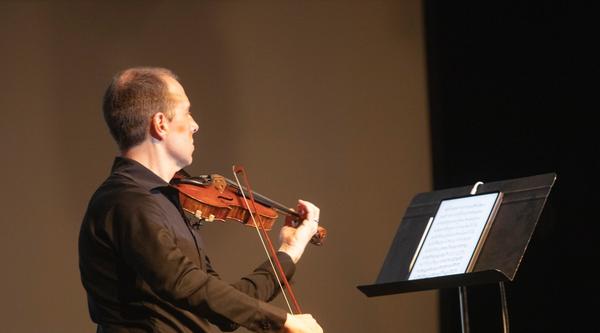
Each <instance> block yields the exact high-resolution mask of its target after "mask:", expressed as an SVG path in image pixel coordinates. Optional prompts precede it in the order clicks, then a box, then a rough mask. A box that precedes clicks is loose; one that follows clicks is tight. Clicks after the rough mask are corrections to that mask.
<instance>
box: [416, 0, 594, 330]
mask: <svg viewBox="0 0 600 333" xmlns="http://www.w3.org/2000/svg"><path fill="white" fill-rule="evenodd" d="M424 6H425V7H424V8H425V22H426V29H425V30H426V31H427V33H426V36H427V38H426V40H427V41H426V45H427V64H428V87H429V88H428V89H429V103H430V115H431V130H432V159H433V182H434V188H436V189H441V188H447V187H454V186H462V185H467V184H471V183H474V182H475V181H476V180H483V181H486V180H487V181H492V180H502V179H508V178H516V177H521V176H525V175H533V174H541V173H548V172H556V173H557V175H558V178H557V181H556V183H555V187H554V188H553V190H552V192H551V194H550V197H549V200H548V202H547V206H546V208H545V210H544V211H543V213H542V216H541V218H540V221H539V223H538V225H537V229H536V232H535V233H534V236H533V238H532V240H531V243H530V244H529V246H528V249H527V251H526V253H525V256H524V259H523V261H522V263H521V266H520V268H519V271H518V273H517V275H516V278H515V282H513V283H508V284H507V285H506V286H507V298H508V308H509V317H510V325H511V330H512V331H513V332H567V331H570V332H573V331H580V330H583V329H584V328H586V330H590V329H591V330H594V329H593V328H590V327H595V326H596V325H595V322H596V314H595V311H596V310H594V309H597V308H598V292H597V288H598V287H597V279H596V278H595V273H592V270H593V269H594V266H596V265H597V263H598V262H599V255H598V253H599V251H598V241H597V238H598V237H597V234H596V230H597V229H598V228H597V227H596V225H597V224H598V222H599V221H598V216H597V213H596V212H595V210H596V208H597V205H598V198H600V196H599V195H598V194H597V193H598V192H597V191H598V185H600V183H599V182H598V180H597V179H598V176H597V173H598V171H600V163H599V158H598V155H599V153H600V149H599V145H598V142H599V140H598V138H597V135H596V133H597V129H596V124H597V121H596V120H595V118H596V117H597V115H595V113H597V111H598V108H597V106H598V103H597V102H596V98H597V97H596V96H597V94H591V93H588V92H589V91H590V90H591V88H592V87H593V86H595V87H597V86H598V84H597V82H596V78H595V77H594V75H595V74H594V73H597V72H595V70H596V69H597V65H596V61H595V60H594V61H592V59H591V57H590V56H589V54H590V51H591V48H592V45H591V44H592V43H595V42H592V40H594V39H593V38H589V37H590V36H591V35H592V32H593V30H591V26H590V22H591V21H588V20H587V15H586V9H585V8H582V7H576V6H574V4H573V3H571V5H566V4H556V3H551V2H542V1H537V2H530V1H524V2H492V3H490V2H485V4H481V3H475V4H463V3H456V2H449V1H438V0H426V1H425V3H424ZM468 294H469V297H468V304H469V313H470V321H471V329H472V332H501V327H502V326H501V313H500V298H499V291H498V286H497V285H491V286H476V287H470V288H468ZM440 318H441V322H440V328H441V331H442V332H458V331H460V315H459V305H458V293H457V291H456V290H454V289H452V290H443V291H441V293H440Z"/></svg>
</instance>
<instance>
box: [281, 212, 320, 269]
mask: <svg viewBox="0 0 600 333" xmlns="http://www.w3.org/2000/svg"><path fill="white" fill-rule="evenodd" d="M297 209H298V213H299V214H300V216H303V217H304V221H302V224H300V225H299V226H298V228H293V227H289V226H284V227H283V228H281V232H280V233H279V239H280V240H281V246H280V247H279V251H282V252H285V253H287V254H288V255H289V256H290V257H291V258H292V260H293V261H294V263H297V262H298V260H300V257H301V256H302V253H304V248H306V244H308V242H309V241H310V239H311V238H312V236H313V235H314V234H315V233H316V232H317V228H318V227H319V214H320V210H319V207H317V206H315V205H313V204H312V203H310V202H308V201H304V200H298V207H297Z"/></svg>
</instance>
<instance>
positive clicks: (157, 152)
mask: <svg viewBox="0 0 600 333" xmlns="http://www.w3.org/2000/svg"><path fill="white" fill-rule="evenodd" d="M121 156H123V157H127V158H130V159H132V160H134V161H137V162H138V163H140V164H141V165H143V166H145V167H146V168H148V169H149V170H150V171H152V172H154V173H155V174H156V175H157V176H159V177H160V178H162V179H163V180H164V181H166V182H167V183H168V182H169V181H171V179H172V178H173V175H175V172H177V171H179V169H181V168H179V167H177V166H176V165H175V164H174V163H172V162H171V161H170V160H169V159H168V158H166V157H165V156H164V154H163V152H162V151H161V149H160V148H157V147H155V146H153V145H152V144H151V143H149V142H143V143H141V144H139V145H137V146H135V147H132V148H130V149H128V150H126V151H122V152H121Z"/></svg>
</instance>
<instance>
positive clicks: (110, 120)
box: [102, 67, 177, 151]
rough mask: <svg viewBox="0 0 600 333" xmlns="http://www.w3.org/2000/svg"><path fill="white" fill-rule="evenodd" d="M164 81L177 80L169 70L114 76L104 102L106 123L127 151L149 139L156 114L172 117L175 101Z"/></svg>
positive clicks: (135, 70)
mask: <svg viewBox="0 0 600 333" xmlns="http://www.w3.org/2000/svg"><path fill="white" fill-rule="evenodd" d="M165 78H172V79H174V80H177V77H176V76H175V74H173V73H172V72H171V71H169V70H168V69H164V68H152V67H137V68H130V69H126V70H124V71H122V72H119V73H117V75H115V76H114V77H113V80H112V82H111V84H110V85H109V86H108V89H106V92H105V94H104V100H103V105H102V108H103V111H104V120H105V121H106V124H107V125H108V128H109V129H110V133H111V134H112V136H113V138H114V139H115V141H116V142H117V145H119V148H120V149H121V150H122V151H124V150H127V149H129V148H131V147H133V146H135V145H137V144H139V143H141V142H142V141H144V139H145V138H146V135H147V133H148V128H149V127H150V120H151V118H152V116H153V115H154V114H156V113H157V112H162V113H164V114H165V115H167V117H169V119H170V118H172V117H173V114H172V110H171V107H172V105H171V104H172V101H171V98H170V95H169V89H168V86H167V82H166V81H165Z"/></svg>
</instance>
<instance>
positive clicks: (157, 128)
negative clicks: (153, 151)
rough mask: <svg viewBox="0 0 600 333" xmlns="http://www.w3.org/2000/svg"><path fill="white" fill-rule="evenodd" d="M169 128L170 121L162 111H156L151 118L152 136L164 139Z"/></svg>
mask: <svg viewBox="0 0 600 333" xmlns="http://www.w3.org/2000/svg"><path fill="white" fill-rule="evenodd" d="M168 130H169V121H168V119H167V116H166V115H165V114H164V113H162V112H157V113H155V114H154V115H153V116H152V118H150V136H152V138H154V139H156V140H163V139H164V138H165V137H166V136H167V132H168Z"/></svg>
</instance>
